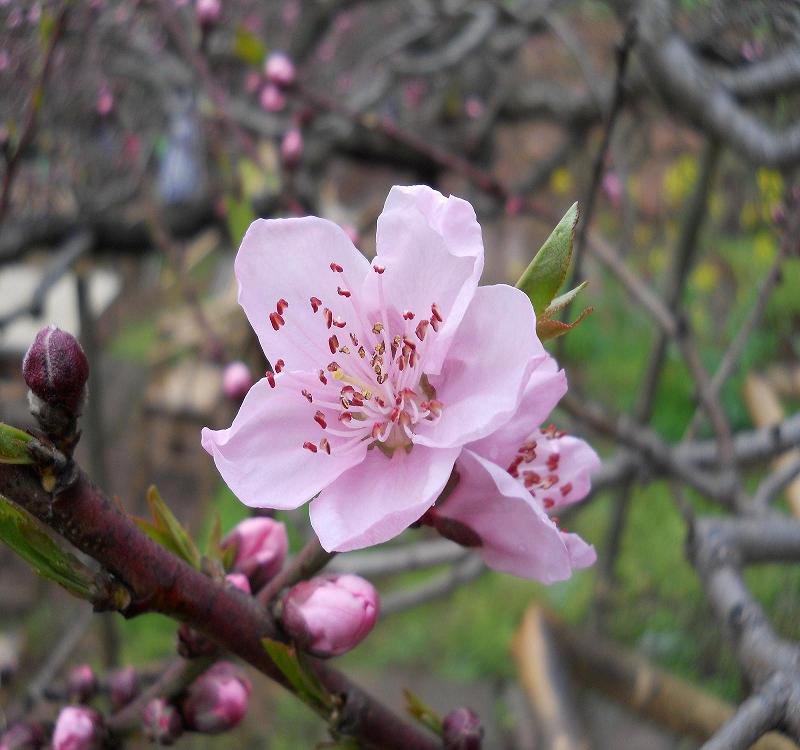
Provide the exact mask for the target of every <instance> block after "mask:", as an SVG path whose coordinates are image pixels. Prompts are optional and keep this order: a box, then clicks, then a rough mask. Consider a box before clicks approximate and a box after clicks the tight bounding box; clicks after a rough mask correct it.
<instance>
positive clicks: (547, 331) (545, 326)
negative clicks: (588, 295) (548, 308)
mask: <svg viewBox="0 0 800 750" xmlns="http://www.w3.org/2000/svg"><path fill="white" fill-rule="evenodd" d="M592 310H594V308H593V307H587V308H586V309H585V310H584V311H583V312H582V313H581V314H580V315H579V316H578V317H577V318H576V319H575V320H574V321H573V322H572V323H564V322H563V321H561V320H554V319H553V318H545V317H541V318H537V319H536V335H537V336H538V337H539V341H549V340H550V339H557V338H558V337H559V336H563V335H564V334H565V333H568V332H569V331H571V330H572V329H573V328H575V326H577V325H578V324H579V323H581V321H582V320H583V319H584V318H585V317H586V316H587V315H588V314H589V313H590V312H592Z"/></svg>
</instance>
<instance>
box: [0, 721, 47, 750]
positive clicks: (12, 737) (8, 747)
mask: <svg viewBox="0 0 800 750" xmlns="http://www.w3.org/2000/svg"><path fill="white" fill-rule="evenodd" d="M44 742H45V736H44V732H43V731H42V728H41V727H40V726H39V725H38V724H23V723H19V724H13V725H12V726H11V727H9V729H8V730H7V731H6V732H4V733H3V734H2V735H0V750H40V748H42V747H44Z"/></svg>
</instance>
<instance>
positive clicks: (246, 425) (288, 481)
mask: <svg viewBox="0 0 800 750" xmlns="http://www.w3.org/2000/svg"><path fill="white" fill-rule="evenodd" d="M314 409H315V407H314V406H313V405H312V404H309V403H308V401H306V399H304V398H303V397H302V396H301V395H300V394H299V393H297V392H295V391H294V390H292V389H288V388H285V389H284V388H281V387H280V385H278V387H277V388H275V389H274V390H273V389H272V388H270V387H269V385H268V384H267V381H266V380H265V379H262V380H260V381H259V382H258V383H256V384H255V385H254V386H253V387H252V388H251V389H250V391H249V392H248V394H247V396H245V399H244V402H243V403H242V406H241V408H240V409H239V413H238V414H237V415H236V419H234V420H233V424H232V425H231V426H230V427H229V428H228V429H227V430H210V429H208V427H204V428H203V432H202V443H203V448H205V449H206V450H207V451H208V452H209V453H210V454H211V455H212V456H213V457H214V463H215V464H216V465H217V469H218V470H219V473H220V474H221V475H222V478H223V479H224V480H225V483H226V484H227V485H228V487H230V488H231V490H232V491H233V493H234V494H235V495H236V497H238V498H239V500H241V501H242V502H243V503H244V504H245V505H249V506H250V507H252V508H296V507H298V506H299V505H302V504H303V503H304V502H306V501H307V500H309V499H310V498H312V497H313V496H314V495H316V494H317V493H318V492H319V491H320V490H321V489H322V488H323V487H326V486H327V485H329V484H330V483H331V482H333V481H334V480H335V479H336V478H337V477H338V476H339V475H340V474H341V473H342V472H343V471H345V470H347V469H349V468H350V467H351V466H354V465H355V464H358V463H360V462H361V461H362V460H363V457H364V453H365V452H366V444H365V443H361V444H358V445H355V446H353V447H352V448H350V449H349V450H347V451H343V452H341V453H340V452H337V451H336V450H333V451H332V452H331V455H328V454H326V453H325V452H324V451H317V452H316V453H312V452H311V451H309V450H306V449H305V448H303V443H304V442H306V441H316V440H319V434H320V432H321V431H320V429H319V427H318V426H317V425H316V424H315V423H314Z"/></svg>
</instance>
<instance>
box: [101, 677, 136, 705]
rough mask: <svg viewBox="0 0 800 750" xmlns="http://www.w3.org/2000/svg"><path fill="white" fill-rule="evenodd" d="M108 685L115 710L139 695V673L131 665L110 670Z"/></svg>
mask: <svg viewBox="0 0 800 750" xmlns="http://www.w3.org/2000/svg"><path fill="white" fill-rule="evenodd" d="M108 685H109V689H110V691H111V703H112V704H113V706H114V709H115V710H119V709H120V708H122V707H123V706H127V705H128V704H129V703H130V702H131V701H132V700H133V699H134V698H135V697H136V696H137V695H139V675H138V673H137V672H136V670H135V669H134V668H133V667H123V668H122V669H117V670H116V671H114V672H112V673H111V676H110V677H109V679H108Z"/></svg>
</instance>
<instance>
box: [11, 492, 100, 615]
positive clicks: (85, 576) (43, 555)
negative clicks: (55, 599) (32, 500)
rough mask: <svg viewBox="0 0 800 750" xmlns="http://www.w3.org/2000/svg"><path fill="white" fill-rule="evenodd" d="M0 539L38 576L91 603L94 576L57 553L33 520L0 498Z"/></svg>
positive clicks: (74, 560)
mask: <svg viewBox="0 0 800 750" xmlns="http://www.w3.org/2000/svg"><path fill="white" fill-rule="evenodd" d="M0 539H2V541H4V542H5V543H6V544H7V545H8V546H9V547H11V549H12V550H14V552H16V553H17V554H18V555H19V556H20V557H21V558H22V559H23V560H25V562H27V563H28V564H29V565H30V566H31V567H32V568H33V569H34V570H35V571H36V572H37V573H38V574H39V575H40V576H42V577H43V578H48V579H49V580H51V581H55V582H56V583H58V584H59V585H61V586H63V587H64V588H65V589H67V591H69V592H70V593H72V594H74V595H75V596H78V597H80V598H81V599H89V600H91V599H92V595H93V593H94V590H95V586H94V581H95V574H94V572H92V571H91V570H89V569H88V568H87V567H86V566H85V565H83V564H82V563H81V562H79V561H78V559H77V558H76V557H75V556H74V555H72V554H70V553H69V552H66V551H65V550H63V549H61V547H60V546H59V544H58V543H57V542H56V541H55V539H54V538H53V537H52V536H50V534H49V533H48V532H47V530H46V528H45V526H44V525H43V524H41V523H40V522H39V521H38V520H37V519H36V518H34V517H33V516H32V515H30V514H29V513H27V512H26V511H24V510H22V508H19V507H17V506H16V505H14V503H12V502H11V501H10V500H8V499H6V498H5V497H3V496H2V495H0Z"/></svg>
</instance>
